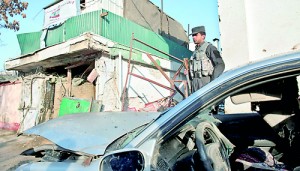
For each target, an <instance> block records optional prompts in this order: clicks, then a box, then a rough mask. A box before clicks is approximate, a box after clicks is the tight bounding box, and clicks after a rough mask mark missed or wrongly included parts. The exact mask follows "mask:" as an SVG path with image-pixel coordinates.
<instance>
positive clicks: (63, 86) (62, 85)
mask: <svg viewBox="0 0 300 171" xmlns="http://www.w3.org/2000/svg"><path fill="white" fill-rule="evenodd" d="M67 84H68V83H67V78H58V79H57V81H56V84H55V95H54V109H53V110H54V112H53V116H52V118H56V117H57V116H58V113H59V109H60V104H61V101H62V98H63V97H66V96H67ZM71 96H72V97H76V98H82V99H90V100H93V99H95V86H94V85H93V84H92V83H89V82H84V83H82V84H80V85H74V84H73V86H72V91H71Z"/></svg>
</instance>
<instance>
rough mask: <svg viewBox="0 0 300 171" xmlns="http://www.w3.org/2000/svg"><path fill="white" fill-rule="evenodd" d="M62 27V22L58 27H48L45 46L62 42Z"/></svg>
mask: <svg viewBox="0 0 300 171" xmlns="http://www.w3.org/2000/svg"><path fill="white" fill-rule="evenodd" d="M64 29H65V24H62V25H60V26H58V27H55V28H52V29H48V32H47V37H46V46H52V45H55V44H58V43H61V42H64V41H65V39H64Z"/></svg>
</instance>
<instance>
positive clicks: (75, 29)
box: [66, 11, 101, 40]
mask: <svg viewBox="0 0 300 171" xmlns="http://www.w3.org/2000/svg"><path fill="white" fill-rule="evenodd" d="M100 13H101V11H93V12H90V13H86V14H82V15H79V16H75V17H72V18H70V19H68V20H67V21H66V40H69V39H71V38H75V37H77V36H79V35H81V34H83V33H85V32H91V33H94V34H98V35H100V32H101V29H100V28H101V27H100V25H101V20H100V18H101V17H100Z"/></svg>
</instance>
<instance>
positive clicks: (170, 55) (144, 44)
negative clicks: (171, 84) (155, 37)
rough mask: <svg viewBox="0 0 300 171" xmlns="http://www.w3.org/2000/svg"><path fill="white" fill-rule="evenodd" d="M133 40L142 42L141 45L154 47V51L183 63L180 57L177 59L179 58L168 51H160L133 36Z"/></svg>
mask: <svg viewBox="0 0 300 171" xmlns="http://www.w3.org/2000/svg"><path fill="white" fill-rule="evenodd" d="M134 40H135V41H137V42H139V43H141V44H143V45H146V46H149V47H151V48H152V49H154V50H156V51H158V52H160V53H162V54H164V55H167V56H169V57H171V58H173V59H176V60H177V61H179V62H181V63H183V60H181V59H179V58H176V57H175V56H173V55H170V54H168V53H165V52H163V51H161V50H159V49H157V48H155V47H153V46H151V45H149V44H147V43H144V42H142V41H140V40H138V39H136V38H134Z"/></svg>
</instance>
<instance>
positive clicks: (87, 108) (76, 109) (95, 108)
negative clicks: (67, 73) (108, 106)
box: [58, 97, 102, 117]
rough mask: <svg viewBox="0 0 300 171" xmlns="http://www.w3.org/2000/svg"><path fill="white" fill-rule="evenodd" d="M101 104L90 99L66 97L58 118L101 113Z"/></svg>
mask: <svg viewBox="0 0 300 171" xmlns="http://www.w3.org/2000/svg"><path fill="white" fill-rule="evenodd" d="M101 106H102V105H101V102H100V101H95V100H89V99H81V98H73V97H64V98H63V99H62V101H61V104H60V109H59V113H58V116H59V117H60V116H64V115H69V114H78V113H85V112H100V111H101Z"/></svg>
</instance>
